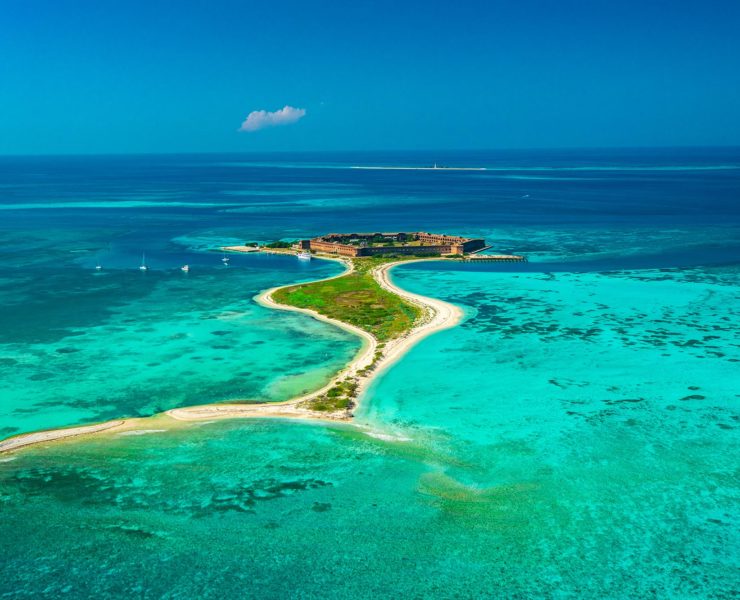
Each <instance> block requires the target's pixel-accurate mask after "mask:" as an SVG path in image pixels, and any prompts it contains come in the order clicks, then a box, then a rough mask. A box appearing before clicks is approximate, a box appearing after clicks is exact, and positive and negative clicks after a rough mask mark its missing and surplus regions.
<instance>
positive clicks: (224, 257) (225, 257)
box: [221, 252, 231, 264]
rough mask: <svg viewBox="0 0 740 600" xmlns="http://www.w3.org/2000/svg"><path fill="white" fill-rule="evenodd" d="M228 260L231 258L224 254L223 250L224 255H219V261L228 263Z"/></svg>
mask: <svg viewBox="0 0 740 600" xmlns="http://www.w3.org/2000/svg"><path fill="white" fill-rule="evenodd" d="M230 260H231V259H230V258H229V257H228V256H226V252H224V255H223V256H222V257H221V262H222V263H224V264H226V263H228V262H229V261H230Z"/></svg>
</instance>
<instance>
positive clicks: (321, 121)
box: [0, 0, 740, 154]
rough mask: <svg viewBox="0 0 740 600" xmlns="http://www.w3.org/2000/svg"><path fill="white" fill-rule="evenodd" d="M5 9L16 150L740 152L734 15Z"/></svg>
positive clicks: (516, 5)
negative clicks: (697, 148)
mask: <svg viewBox="0 0 740 600" xmlns="http://www.w3.org/2000/svg"><path fill="white" fill-rule="evenodd" d="M0 4H1V6H2V8H1V11H2V16H1V17H0V57H1V58H0V110H1V113H0V153H3V154H25V153H33V154H46V153H96V152H201V151H202V152H220V151H224V152H229V151H273V150H344V149H346V150H353V149H354V150H372V149H443V148H547V147H584V146H599V147H608V146H671V145H688V146H690V145H740V108H739V107H740V33H739V32H740V2H739V1H737V0H732V1H729V0H728V1H719V0H716V1H712V0H705V1H703V2H682V1H681V0H674V1H665V2H662V1H651V0H641V1H639V2H637V1H635V2H632V1H621V2H620V1H617V0H613V1H608V2H607V1H600V0H592V1H590V2H588V1H586V0H583V1H580V2H576V1H572V0H560V1H557V0H551V1H545V0H541V1H535V0H517V1H515V0H508V1H496V0H491V1H490V2H471V1H466V0H458V1H457V2H446V3H443V2H432V1H431V0H427V1H425V2H403V1H401V0H395V1H389V2H385V1H382V2H363V1H361V0H358V1H352V2H350V1H348V2H336V1H335V2H310V1H304V2H294V1H293V0H280V1H279V2H264V1H262V2H251V1H250V2H245V1H242V2H232V1H222V0H208V1H205V0H204V1H200V2H188V1H185V0H183V1H181V2H172V1H167V2H163V1H161V0H147V1H146V2H139V1H135V0H126V1H125V2H119V1H115V2H114V1H108V0H98V1H75V0H47V1H42V0H1V1H0ZM285 106H289V107H292V108H295V109H298V110H302V111H305V114H302V115H300V116H299V115H298V114H297V113H293V112H291V111H292V108H291V110H290V111H288V112H287V113H281V115H282V116H280V115H279V116H278V117H272V116H269V115H268V116H265V115H260V114H258V115H257V117H256V120H255V119H253V120H252V122H251V123H252V124H251V125H249V126H248V127H247V130H246V131H242V132H239V131H237V130H238V129H239V128H240V126H241V125H242V123H243V122H244V121H245V119H246V118H247V115H248V114H249V113H251V112H252V111H260V110H264V111H276V110H278V109H283V108H284V107H285ZM283 117H285V118H284V119H283ZM281 119H282V120H283V121H290V122H289V123H287V124H286V123H283V124H278V125H275V122H280V121H281ZM255 123H256V130H255V129H254V128H253V127H252V125H254V124H255ZM264 124H273V125H274V126H271V127H262V125H264Z"/></svg>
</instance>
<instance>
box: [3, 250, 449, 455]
mask: <svg viewBox="0 0 740 600" xmlns="http://www.w3.org/2000/svg"><path fill="white" fill-rule="evenodd" d="M320 258H322V259H326V260H338V261H340V262H342V263H343V264H345V265H346V266H347V270H345V271H344V272H342V273H340V274H339V275H335V276H333V277H328V278H326V279H323V280H317V281H328V280H331V279H336V278H339V277H344V276H346V275H348V274H350V273H352V271H353V269H354V266H353V264H352V263H351V262H350V261H346V260H342V259H338V258H335V257H320ZM423 260H435V259H423V258H422V259H415V260H405V261H404V260H401V261H396V262H392V263H385V264H383V265H380V266H378V267H376V268H375V269H373V270H372V276H373V278H374V279H375V280H376V281H377V282H378V284H379V285H380V286H381V287H382V288H383V289H385V290H387V291H389V292H391V293H393V294H396V295H398V296H400V297H401V298H403V299H404V300H406V301H408V302H410V303H412V304H414V305H416V306H418V307H419V308H420V309H421V317H420V318H419V319H418V320H417V322H416V324H415V325H414V327H413V328H412V329H411V330H410V331H408V332H406V333H405V334H403V335H401V336H400V337H397V338H394V339H391V340H388V341H386V342H385V344H384V345H383V346H381V347H380V349H379V344H378V340H377V339H376V338H375V337H374V336H373V335H371V334H370V333H368V332H367V331H364V330H363V329H360V328H359V327H355V326H354V325H350V324H349V323H345V322H343V321H339V320H337V319H332V318H329V317H326V316H324V315H322V314H319V313H318V312H316V311H313V310H310V309H304V308H297V307H293V306H287V305H284V304H278V303H277V302H275V301H274V300H273V298H272V295H273V293H274V292H275V291H276V290H278V289H281V288H271V289H269V290H267V291H265V292H263V293H262V294H260V295H259V296H257V297H256V298H255V301H257V302H258V303H260V304H262V305H263V306H267V307H270V308H273V309H276V310H289V311H295V312H302V313H305V314H308V315H310V316H312V317H313V318H315V319H318V320H320V321H324V322H326V323H331V324H333V325H336V326H337V327H341V328H342V329H344V330H346V331H349V332H351V333H353V334H355V335H357V336H359V337H360V338H362V340H363V342H364V343H363V346H362V348H361V349H360V351H359V352H358V354H357V355H356V356H355V358H354V359H353V360H352V361H351V362H350V363H349V364H348V365H347V366H346V367H345V368H344V369H342V371H340V372H339V373H338V374H337V375H336V376H335V377H334V378H332V380H331V381H330V382H329V383H327V384H326V385H325V386H323V387H322V388H321V389H319V390H316V391H314V392H311V393H309V394H305V395H303V396H299V397H297V398H293V399H291V400H287V401H285V402H268V403H261V404H239V403H229V404H206V405H201V406H188V407H183V408H175V409H171V410H168V411H166V412H165V413H162V414H160V415H153V416H152V417H143V418H141V417H139V418H129V419H116V420H112V421H106V422H104V423H96V424H94V425H83V426H79V427H67V428H63V429H53V430H49V431H38V432H33V433H26V434H21V435H17V436H14V437H12V438H8V439H7V440H4V441H2V442H0V453H3V452H10V451H13V450H18V449H21V448H25V447H28V446H31V445H35V444H40V443H45V442H54V441H58V440H62V439H67V438H72V437H78V436H82V435H91V434H95V433H100V432H106V431H111V430H116V431H120V430H121V429H124V428H127V429H128V428H133V429H135V428H138V427H145V426H146V422H147V421H148V420H149V419H152V418H162V417H164V416H166V417H170V418H172V419H175V420H177V421H203V420H213V419H233V418H259V417H262V418H293V419H311V420H321V421H350V420H351V419H352V413H351V412H349V411H347V410H340V411H335V412H327V411H318V410H313V409H311V408H310V407H307V406H306V404H307V403H308V402H309V401H310V400H312V399H314V398H317V397H319V396H321V395H322V394H325V393H326V392H327V391H328V390H329V389H331V388H332V387H333V386H335V385H336V384H337V383H338V382H339V381H341V380H345V379H346V378H348V377H351V378H352V379H353V380H354V381H355V382H356V383H357V389H356V398H357V403H356V404H355V406H357V404H358V403H359V402H360V401H361V400H362V397H363V393H364V392H365V390H367V388H368V386H369V385H370V384H371V383H372V381H373V380H374V379H375V378H376V377H377V376H378V375H379V374H380V373H381V372H382V371H383V370H384V369H386V368H388V367H389V366H390V365H392V364H393V363H394V362H395V361H397V360H398V359H399V358H400V357H401V356H403V354H404V353H406V352H407V351H408V350H409V349H410V348H411V347H412V346H413V345H414V344H416V343H417V342H419V341H421V340H422V339H424V338H425V337H427V336H429V335H431V334H433V333H436V332H437V331H441V330H443V329H448V328H450V327H454V326H455V325H456V324H457V323H458V322H459V321H460V320H461V318H462V315H463V313H462V310H460V309H459V308H458V307H457V306H454V305H452V304H449V303H447V302H444V301H442V300H437V299H435V298H428V297H426V296H421V295H419V294H413V293H411V292H407V291H406V290H403V289H401V288H399V287H397V286H396V285H395V284H394V283H393V282H392V280H391V278H390V270H391V269H392V268H394V267H396V266H398V265H400V264H408V263H411V262H419V261H423ZM436 260H439V259H436ZM311 283H316V282H311ZM284 287H291V286H284ZM373 363H374V367H373V368H372V369H368V367H369V366H370V365H372V364H373Z"/></svg>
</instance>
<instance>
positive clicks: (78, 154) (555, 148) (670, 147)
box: [0, 143, 740, 158]
mask: <svg viewBox="0 0 740 600" xmlns="http://www.w3.org/2000/svg"><path fill="white" fill-rule="evenodd" d="M709 149H715V150H716V149H724V150H726V149H739V150H740V143H738V144H719V145H665V146H660V145H659V146H540V147H535V146H532V147H526V148H525V147H516V148H398V149H387V148H386V149H366V150H361V149H353V150H347V149H336V150H222V151H220V150H203V151H197V150H192V151H184V152H168V151H154V152H144V151H131V152H56V153H48V152H39V153H35V152H29V153H3V152H0V158H52V157H68V158H73V157H93V156H100V157H103V156H111V157H113V156H202V155H229V154H231V155H244V154H258V155H265V154H273V155H278V154H283V155H285V154H292V155H296V154H342V153H344V154H359V153H394V152H419V153H432V152H504V153H505V152H513V153H517V152H553V151H563V150H567V151H579V150H580V151H597V150H709Z"/></svg>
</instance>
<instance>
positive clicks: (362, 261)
mask: <svg viewBox="0 0 740 600" xmlns="http://www.w3.org/2000/svg"><path fill="white" fill-rule="evenodd" d="M385 262H389V261H388V260H387V259H383V258H377V257H372V258H359V259H354V260H353V263H354V266H355V270H354V272H352V273H349V274H347V275H344V276H342V277H338V278H336V279H330V280H328V281H317V282H314V283H305V284H301V285H293V286H290V287H286V288H282V289H279V290H277V291H276V292H274V293H273V295H272V297H273V298H274V299H275V301H276V302H279V303H280V304H287V305H289V306H295V307H298V308H309V309H312V310H315V311H316V312H318V313H320V314H322V315H325V316H327V317H330V318H332V319H337V320H339V321H343V322H345V323H349V324H351V325H355V326H356V327H359V328H360V329H364V330H365V331H367V332H368V333H370V334H372V335H373V336H375V337H376V338H377V339H378V340H379V341H381V342H383V341H386V340H390V339H393V338H396V337H398V336H400V335H402V334H403V333H405V332H407V331H409V330H410V329H411V328H412V327H413V325H414V322H415V321H416V319H417V318H418V317H419V316H420V314H421V311H420V309H419V308H418V307H417V306H414V305H413V304H410V303H409V302H406V301H405V300H403V299H402V298H400V297H399V296H396V295H395V294H392V293H391V292H389V291H387V290H384V289H383V288H381V287H380V285H379V284H378V282H377V281H375V279H373V276H372V274H371V271H372V269H373V268H375V267H378V266H380V265H382V264H383V263H385Z"/></svg>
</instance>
